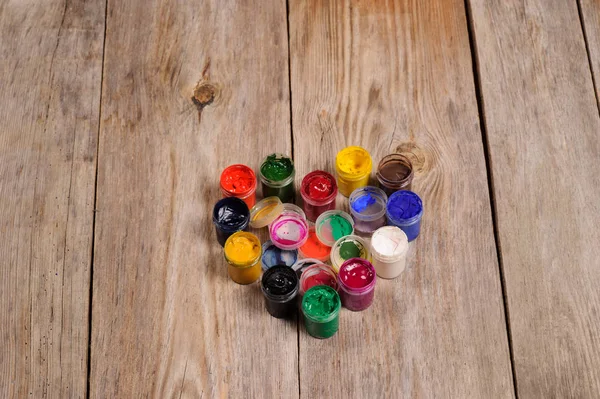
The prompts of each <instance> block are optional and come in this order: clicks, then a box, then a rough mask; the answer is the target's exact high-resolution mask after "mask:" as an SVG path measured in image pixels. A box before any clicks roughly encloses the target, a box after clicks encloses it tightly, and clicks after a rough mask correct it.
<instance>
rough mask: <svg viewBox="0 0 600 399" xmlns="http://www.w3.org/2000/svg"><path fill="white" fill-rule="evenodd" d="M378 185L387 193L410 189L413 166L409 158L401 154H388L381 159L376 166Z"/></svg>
mask: <svg viewBox="0 0 600 399" xmlns="http://www.w3.org/2000/svg"><path fill="white" fill-rule="evenodd" d="M376 176H377V181H378V182H379V187H381V189H382V190H383V191H384V192H385V193H386V194H387V195H391V194H392V193H394V192H396V191H398V190H410V189H411V183H412V180H413V166H412V163H411V162H410V159H408V158H407V157H405V156H404V155H402V154H390V155H386V156H385V157H383V158H382V159H381V161H380V162H379V165H378V166H377V174H376Z"/></svg>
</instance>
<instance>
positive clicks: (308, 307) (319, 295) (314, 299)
mask: <svg viewBox="0 0 600 399" xmlns="http://www.w3.org/2000/svg"><path fill="white" fill-rule="evenodd" d="M340 308H341V301H340V296H339V294H338V293H337V291H336V290H334V289H333V288H331V287H329V286H327V285H317V286H314V287H312V288H311V289H309V290H308V291H306V292H305V293H304V296H303V297H302V314H303V315H304V326H305V327H306V332H308V333H309V334H310V335H311V336H313V337H315V338H330V337H332V336H333V335H334V334H335V333H336V332H337V331H338V328H339V325H340Z"/></svg>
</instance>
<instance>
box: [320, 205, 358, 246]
mask: <svg viewBox="0 0 600 399" xmlns="http://www.w3.org/2000/svg"><path fill="white" fill-rule="evenodd" d="M315 230H316V232H317V237H318V238H319V241H321V242H322V243H323V244H325V245H327V246H328V247H331V246H332V245H333V244H335V242H336V241H337V240H339V239H340V238H342V237H344V236H349V235H351V234H353V233H354V220H352V216H350V215H348V214H347V213H346V212H344V211H339V210H334V211H327V212H323V213H322V214H321V215H320V216H319V217H318V218H317V221H316V222H315Z"/></svg>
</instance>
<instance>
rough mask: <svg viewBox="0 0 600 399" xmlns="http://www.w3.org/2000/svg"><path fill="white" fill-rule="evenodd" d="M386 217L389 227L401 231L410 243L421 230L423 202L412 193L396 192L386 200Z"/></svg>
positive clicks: (405, 191)
mask: <svg viewBox="0 0 600 399" xmlns="http://www.w3.org/2000/svg"><path fill="white" fill-rule="evenodd" d="M386 216H387V220H388V224H389V225H393V226H397V227H399V228H400V229H402V231H404V232H405V233H406V236H407V237H408V241H412V240H414V239H415V238H417V236H418V235H419V231H420V230H421V218H422V217H423V201H422V200H421V197H419V196H418V195H417V194H416V193H414V192H412V191H408V190H401V191H396V192H395V193H393V194H392V195H391V196H390V198H389V199H388V202H387V207H386Z"/></svg>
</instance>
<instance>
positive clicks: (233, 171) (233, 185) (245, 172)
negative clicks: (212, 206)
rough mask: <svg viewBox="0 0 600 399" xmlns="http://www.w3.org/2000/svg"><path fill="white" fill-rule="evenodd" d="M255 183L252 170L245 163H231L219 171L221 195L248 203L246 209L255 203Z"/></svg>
mask: <svg viewBox="0 0 600 399" xmlns="http://www.w3.org/2000/svg"><path fill="white" fill-rule="evenodd" d="M256 184H257V183H256V175H255V174H254V171H253V170H252V168H250V167H248V166H246V165H241V164H236V165H231V166H228V167H226V168H225V170H223V173H221V192H222V193H223V197H236V198H239V199H241V200H243V201H244V202H245V203H246V205H248V209H252V207H253V206H254V204H255V203H256Z"/></svg>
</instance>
